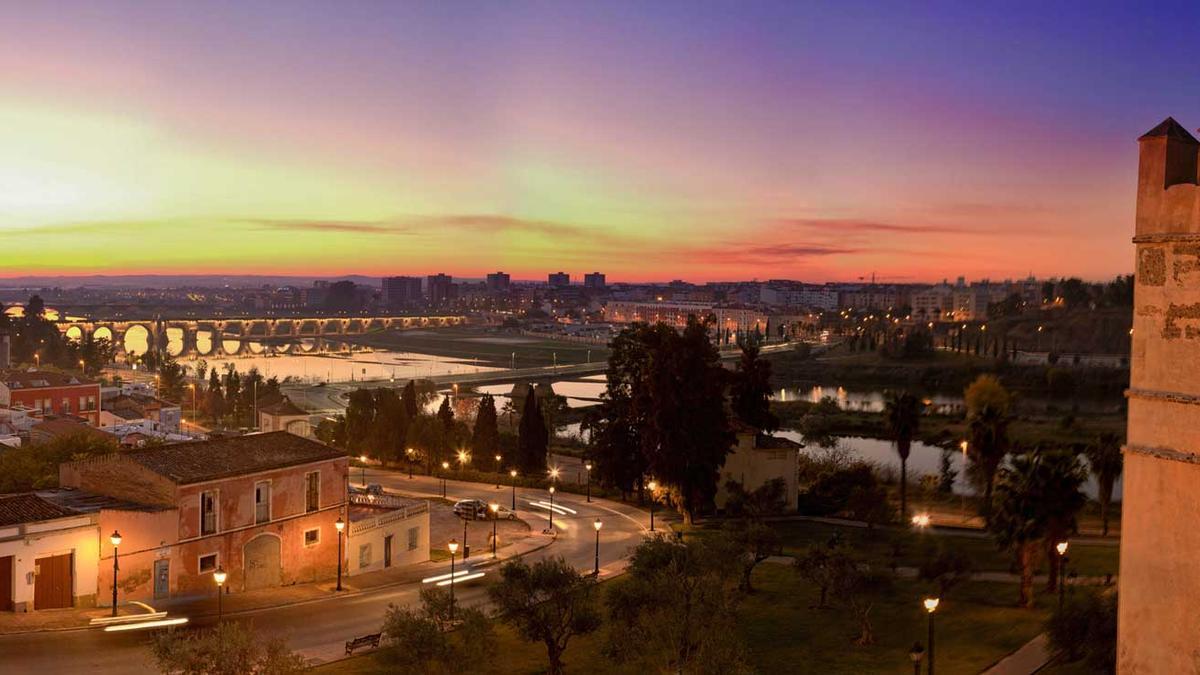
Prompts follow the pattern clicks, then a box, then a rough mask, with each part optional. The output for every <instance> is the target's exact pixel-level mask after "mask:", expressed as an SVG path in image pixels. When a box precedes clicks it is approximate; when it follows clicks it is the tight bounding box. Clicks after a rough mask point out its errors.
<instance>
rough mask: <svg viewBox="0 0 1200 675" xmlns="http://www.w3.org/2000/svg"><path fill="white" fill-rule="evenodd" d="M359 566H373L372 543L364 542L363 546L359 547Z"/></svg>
mask: <svg viewBox="0 0 1200 675" xmlns="http://www.w3.org/2000/svg"><path fill="white" fill-rule="evenodd" d="M358 566H359V567H370V566H371V545H370V544H363V545H362V546H359V547H358Z"/></svg>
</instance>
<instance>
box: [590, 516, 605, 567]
mask: <svg viewBox="0 0 1200 675" xmlns="http://www.w3.org/2000/svg"><path fill="white" fill-rule="evenodd" d="M592 527H594V528H596V569H595V570H593V571H592V574H595V575H596V576H597V577H599V576H600V528H602V527H604V523H602V522H600V519H599V518H597V519H596V522H594V523H592Z"/></svg>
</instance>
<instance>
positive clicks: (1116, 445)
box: [1084, 432, 1123, 537]
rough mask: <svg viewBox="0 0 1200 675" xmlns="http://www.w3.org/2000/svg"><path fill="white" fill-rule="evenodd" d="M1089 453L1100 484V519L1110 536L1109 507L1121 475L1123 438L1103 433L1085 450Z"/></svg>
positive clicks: (1105, 532)
mask: <svg viewBox="0 0 1200 675" xmlns="http://www.w3.org/2000/svg"><path fill="white" fill-rule="evenodd" d="M1084 452H1085V453H1086V454H1087V459H1088V466H1089V467H1090V468H1091V471H1092V475H1093V476H1095V478H1096V484H1097V485H1098V486H1099V488H1100V490H1099V494H1098V495H1097V497H1098V498H1099V499H1100V521H1101V522H1102V523H1103V531H1104V536H1106V537H1107V536H1108V507H1109V505H1110V504H1112V492H1113V484H1114V483H1116V481H1117V478H1118V477H1119V476H1120V475H1121V470H1122V468H1123V466H1122V457H1121V440H1120V439H1119V438H1118V437H1117V435H1116V434H1113V433H1107V432H1106V433H1103V434H1100V437H1099V438H1097V439H1096V442H1095V443H1093V444H1092V445H1089V446H1088V447H1087V450H1085V451H1084Z"/></svg>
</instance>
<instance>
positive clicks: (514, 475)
mask: <svg viewBox="0 0 1200 675" xmlns="http://www.w3.org/2000/svg"><path fill="white" fill-rule="evenodd" d="M508 475H509V477H511V478H512V510H513V511H516V510H517V470H516V469H512V470H511V471H509V472H508Z"/></svg>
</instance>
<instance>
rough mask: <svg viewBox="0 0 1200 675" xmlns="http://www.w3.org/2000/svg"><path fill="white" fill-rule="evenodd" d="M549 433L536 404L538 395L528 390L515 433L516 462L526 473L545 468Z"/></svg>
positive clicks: (531, 389) (536, 471)
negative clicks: (519, 424) (519, 422)
mask: <svg viewBox="0 0 1200 675" xmlns="http://www.w3.org/2000/svg"><path fill="white" fill-rule="evenodd" d="M549 445H550V433H549V432H548V431H547V430H546V420H545V418H543V417H542V412H541V409H540V407H539V406H538V397H537V395H536V394H534V393H533V388H532V387H531V388H530V390H529V395H528V396H526V397H525V409H524V410H523V411H522V412H521V426H520V427H519V429H518V434H517V457H516V463H517V466H518V467H519V468H520V470H521V471H522V472H524V473H526V474H532V473H539V472H541V471H543V470H545V468H546V455H547V453H548V452H549V450H550V448H549Z"/></svg>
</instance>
